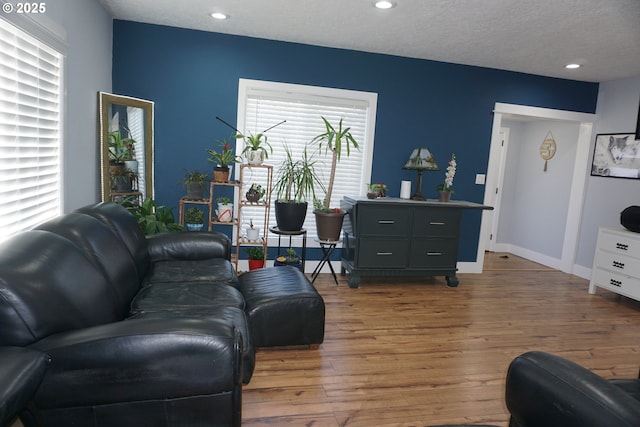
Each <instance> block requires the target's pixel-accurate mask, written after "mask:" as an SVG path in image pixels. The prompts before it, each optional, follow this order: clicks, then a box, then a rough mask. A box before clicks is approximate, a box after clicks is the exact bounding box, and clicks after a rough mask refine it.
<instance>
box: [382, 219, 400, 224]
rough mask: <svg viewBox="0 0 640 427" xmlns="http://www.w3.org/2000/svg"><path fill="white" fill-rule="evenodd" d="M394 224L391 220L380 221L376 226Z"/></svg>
mask: <svg viewBox="0 0 640 427" xmlns="http://www.w3.org/2000/svg"><path fill="white" fill-rule="evenodd" d="M395 223H396V222H395V221H394V220H392V219H381V220H379V221H378V224H395Z"/></svg>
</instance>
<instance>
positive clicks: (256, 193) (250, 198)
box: [245, 183, 266, 203]
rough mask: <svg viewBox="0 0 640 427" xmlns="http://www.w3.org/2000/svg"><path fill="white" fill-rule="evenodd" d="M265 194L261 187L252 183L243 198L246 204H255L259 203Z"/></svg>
mask: <svg viewBox="0 0 640 427" xmlns="http://www.w3.org/2000/svg"><path fill="white" fill-rule="evenodd" d="M265 194H266V190H265V189H264V188H263V187H262V185H260V184H256V183H253V184H251V187H250V188H249V189H248V190H247V192H246V193H245V197H246V198H247V202H251V203H256V202H259V201H260V199H262V198H263V197H264V195H265Z"/></svg>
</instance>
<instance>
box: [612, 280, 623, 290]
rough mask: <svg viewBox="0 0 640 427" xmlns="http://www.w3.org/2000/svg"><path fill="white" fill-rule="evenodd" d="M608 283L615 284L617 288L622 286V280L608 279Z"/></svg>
mask: <svg viewBox="0 0 640 427" xmlns="http://www.w3.org/2000/svg"><path fill="white" fill-rule="evenodd" d="M609 284H610V285H613V286H617V287H619V288H621V287H622V282H621V281H620V280H615V279H609Z"/></svg>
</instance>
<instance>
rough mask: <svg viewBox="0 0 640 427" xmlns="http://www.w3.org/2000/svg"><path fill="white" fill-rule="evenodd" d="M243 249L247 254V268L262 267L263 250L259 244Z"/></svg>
mask: <svg viewBox="0 0 640 427" xmlns="http://www.w3.org/2000/svg"><path fill="white" fill-rule="evenodd" d="M245 250H246V251H247V255H249V270H256V269H258V268H263V267H264V251H263V250H262V247H261V246H249V247H247V248H246V249H245Z"/></svg>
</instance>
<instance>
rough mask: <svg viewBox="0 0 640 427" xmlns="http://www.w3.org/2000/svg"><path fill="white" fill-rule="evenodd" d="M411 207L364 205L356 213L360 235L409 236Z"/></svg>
mask: <svg viewBox="0 0 640 427" xmlns="http://www.w3.org/2000/svg"><path fill="white" fill-rule="evenodd" d="M410 218H411V209H402V208H398V207H395V208H394V207H393V206H366V207H362V208H361V209H360V211H359V213H358V222H359V224H360V225H359V226H358V233H359V235H360V236H407V237H408V236H409V227H410V226H411V222H410Z"/></svg>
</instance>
